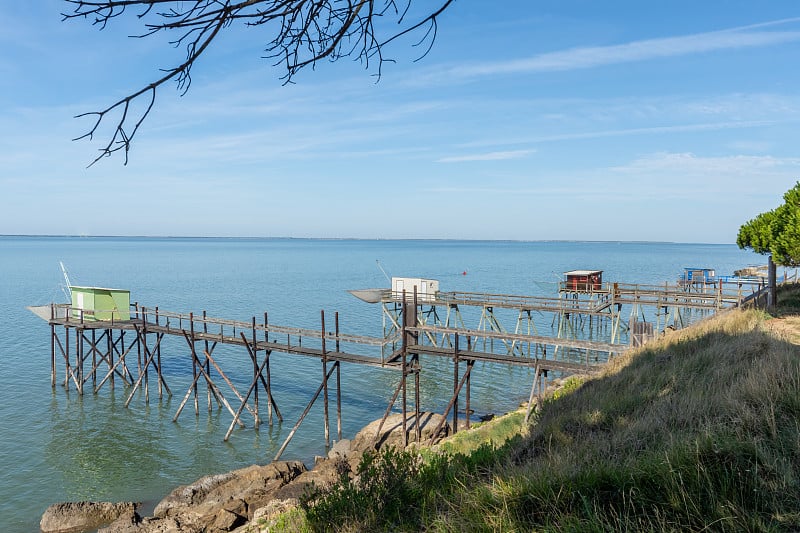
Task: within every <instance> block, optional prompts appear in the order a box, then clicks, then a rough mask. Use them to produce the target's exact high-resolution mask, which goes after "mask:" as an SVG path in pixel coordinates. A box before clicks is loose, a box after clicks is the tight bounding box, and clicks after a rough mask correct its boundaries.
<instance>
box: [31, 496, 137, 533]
mask: <svg viewBox="0 0 800 533" xmlns="http://www.w3.org/2000/svg"><path fill="white" fill-rule="evenodd" d="M137 507H138V504H136V503H133V502H122V503H111V502H62V503H56V504H53V505H51V506H50V507H48V508H47V510H45V512H44V514H43V515H42V520H41V521H40V522H39V528H40V529H41V531H42V533H75V532H82V531H92V530H95V529H97V528H98V527H100V526H104V525H106V524H110V523H112V522H114V521H115V520H118V519H122V520H127V521H128V522H134V521H136V508H137Z"/></svg>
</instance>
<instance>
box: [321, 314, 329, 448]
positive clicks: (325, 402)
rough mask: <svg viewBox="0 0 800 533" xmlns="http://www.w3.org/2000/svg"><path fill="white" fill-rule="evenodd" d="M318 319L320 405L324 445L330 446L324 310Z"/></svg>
mask: <svg viewBox="0 0 800 533" xmlns="http://www.w3.org/2000/svg"><path fill="white" fill-rule="evenodd" d="M319 313H320V321H321V324H322V387H323V389H322V390H323V393H322V406H323V411H324V414H323V420H324V422H323V423H324V425H325V447H326V448H328V447H330V444H331V436H330V422H329V417H328V377H327V376H328V355H327V353H326V347H325V311H324V310H320V312H319Z"/></svg>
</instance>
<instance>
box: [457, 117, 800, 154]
mask: <svg viewBox="0 0 800 533" xmlns="http://www.w3.org/2000/svg"><path fill="white" fill-rule="evenodd" d="M791 122H797V120H747V121H730V122H727V121H726V122H710V123H702V124H679V125H673V126H651V127H644V128H622V129H616V130H598V131H587V132H576V133H563V134H556V135H543V136H540V137H531V138H527V139H522V138H519V139H505V140H498V139H494V140H490V141H474V142H470V143H462V144H461V145H460V147H461V148H477V147H486V146H496V145H508V144H517V145H519V144H538V143H546V142H557V141H573V140H584V139H602V138H607V137H626V136H630V135H655V134H663V133H681V132H693V131H715V130H729V129H742V128H758V127H763V126H773V125H776V124H787V123H791ZM525 151H532V150H519V152H525ZM496 153H509V152H496ZM511 153H513V152H511Z"/></svg>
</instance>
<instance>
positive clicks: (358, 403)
mask: <svg viewBox="0 0 800 533" xmlns="http://www.w3.org/2000/svg"><path fill="white" fill-rule="evenodd" d="M376 260H380V265H381V266H383V268H384V269H385V270H386V271H387V272H388V273H389V275H394V276H408V277H424V278H433V279H438V280H439V282H440V288H441V290H445V291H451V290H453V291H474V292H484V291H485V292H492V293H511V294H529V295H544V296H555V295H556V294H555V283H556V282H557V281H558V280H559V279H560V278H561V273H562V272H563V271H566V270H572V269H584V268H587V269H599V270H603V271H604V280H605V281H620V282H630V283H663V282H665V281H674V280H675V279H676V277H677V276H678V275H679V273H680V272H681V271H682V269H683V267H686V266H693V267H711V268H716V269H717V272H718V273H719V274H730V273H732V271H733V270H734V269H736V268H740V267H742V266H745V265H748V264H757V263H760V262H762V260H763V258H762V257H760V256H756V255H754V254H751V253H746V252H742V251H740V250H738V249H737V248H736V246H735V245H702V244H665V243H617V242H603V243H597V242H483V241H481V242H478V241H353V240H304V239H183V238H180V239H179V238H164V239H153V238H142V239H140V238H77V237H76V238H69V237H0V280H1V281H0V313H2V315H0V318H1V319H0V387H2V388H1V389H0V391H2V392H1V394H2V402H1V403H0V479H1V480H2V482H0V531H11V532H17V531H19V532H25V531H36V530H38V521H39V518H40V517H41V513H42V512H43V511H44V509H45V508H46V507H47V506H48V505H49V504H51V503H54V502H57V501H62V500H83V499H90V500H138V501H153V500H157V499H160V498H161V497H163V496H164V495H165V494H166V493H167V492H169V491H170V490H171V489H172V488H174V487H175V486H177V485H179V484H185V483H189V482H191V481H194V480H195V479H197V478H198V477H201V476H203V475H206V474H209V473H214V472H221V471H227V470H231V469H233V468H238V467H242V466H246V465H248V464H252V463H255V462H261V463H263V462H268V461H269V460H270V459H271V458H272V457H273V456H274V454H275V452H276V451H277V449H278V447H279V446H280V445H281V444H282V442H283V440H284V439H285V437H286V435H287V434H288V432H289V431H290V430H291V427H292V426H293V425H294V423H295V421H296V420H297V418H298V416H299V415H300V413H301V412H302V410H303V408H304V407H305V405H306V403H307V402H308V401H309V400H310V398H311V395H312V394H313V392H314V390H315V389H316V387H317V386H318V384H319V380H320V376H319V374H320V368H319V363H318V362H317V361H314V360H310V359H302V358H288V357H275V358H274V359H273V361H274V362H273V367H272V375H273V387H274V394H275V397H276V401H277V402H278V405H279V407H280V409H281V411H282V412H283V415H284V419H285V420H284V423H283V424H282V425H275V426H273V427H272V428H269V427H268V426H266V425H264V426H262V428H261V429H260V430H259V431H255V430H253V429H252V428H251V427H248V428H246V429H237V430H235V431H234V433H233V436H232V438H231V439H230V441H229V442H227V443H225V442H223V440H222V439H223V436H224V434H225V431H226V430H227V427H228V424H229V423H230V415H229V414H228V413H227V411H224V410H223V411H220V410H216V409H215V410H214V411H213V412H212V413H210V414H209V413H207V412H206V410H205V409H203V408H201V411H200V415H199V416H195V413H194V410H193V409H187V410H185V411H184V413H183V414H182V415H181V417H180V418H179V420H178V422H177V423H173V422H172V417H173V416H174V414H175V411H176V409H177V407H178V405H179V403H180V401H181V399H182V397H183V394H184V393H185V391H186V388H187V387H188V383H189V381H190V380H191V369H190V366H188V365H178V364H177V363H176V361H186V357H187V350H186V344H185V343H182V345H181V344H180V343H178V342H177V340H175V339H172V340H168V341H165V345H164V347H163V353H164V357H165V363H164V364H165V366H167V365H170V364H173V365H175V366H174V371H171V374H170V376H172V377H170V379H169V381H168V383H169V385H170V387H171V388H172V390H173V396H172V397H171V398H169V399H165V400H163V401H162V402H160V403H159V402H158V401H157V400H155V399H153V396H151V403H150V405H149V406H147V405H145V404H144V401H143V399H141V398H134V400H133V401H132V403H131V404H130V407H129V408H125V407H124V405H123V404H124V402H125V399H126V394H125V393H124V390H123V389H122V388H121V387H119V386H118V388H117V390H116V391H115V392H112V391H111V390H109V389H108V387H106V388H104V389H103V390H102V391H101V392H100V393H99V394H98V395H96V396H95V395H92V394H90V393H87V394H86V395H85V396H84V397H80V396H78V395H77V394H76V393H75V391H74V388H73V389H72V390H71V391H70V392H69V393H67V392H65V391H64V389H63V388H62V387H61V386H60V385H59V386H57V387H56V389H55V390H53V389H52V388H51V386H50V363H49V355H50V339H49V328H48V327H47V325H46V324H45V323H44V322H43V321H41V320H39V319H38V318H36V317H35V316H34V315H33V314H31V313H29V312H28V311H27V310H26V309H25V306H26V305H36V304H46V303H50V302H52V301H57V302H61V301H65V297H64V295H63V293H62V289H61V285H62V277H61V272H60V270H59V267H58V262H59V261H63V262H64V263H65V264H66V265H67V267H68V269H69V271H70V275H71V276H72V278H73V279H72V282H73V284H76V285H93V286H104V287H117V288H126V289H130V291H131V299H132V300H134V301H138V302H139V303H141V304H142V305H145V306H148V307H155V306H159V307H160V308H161V309H164V310H170V311H180V312H186V313H188V312H190V311H193V312H195V313H200V312H202V310H207V311H208V314H209V315H210V316H214V317H220V318H231V319H241V320H250V317H252V316H257V317H261V316H263V313H264V312H265V311H267V312H269V320H270V322H271V323H273V324H281V325H287V326H297V327H310V328H318V327H319V317H320V310H325V311H326V312H330V313H333V311H338V312H339V314H340V324H341V330H342V331H343V332H347V333H358V334H365V335H373V336H380V335H381V334H382V319H381V312H380V307H379V306H376V305H369V304H365V303H363V302H361V301H359V300H356V299H355V298H354V297H352V296H351V295H349V294H348V293H347V292H346V290H347V289H356V288H369V287H388V286H389V284H388V282H387V280H386V278H385V277H384V275H383V273H382V272H381V271H380V269H379V268H378V265H377V264H376ZM464 272H466V273H467V274H466V275H463V273H464ZM241 352H242V350H241V349H238V350H237V349H233V350H228V351H225V348H218V349H217V351H216V352H215V355H218V356H219V357H220V358H228V359H229V360H230V363H229V364H232V365H234V366H235V365H237V364H239V363H237V362H236V361H237V358H240V359H241V358H242V357H243V354H242V353H241ZM241 364H242V365H244V366H242V368H246V362H244V361H243V362H242V363H241ZM182 366H185V367H186V369H188V372H187V370H181V368H182ZM428 367H429V368H431V369H432V373H431V374H429V375H428V376H427V378H426V382H425V384H424V387H425V394H424V397H423V408H428V409H438V410H440V411H441V410H443V407H444V404H445V403H446V401H447V397H446V391H447V390H448V389H449V388H450V387H451V386H452V382H451V381H448V379H450V380H451V379H452V374H448V372H452V370H451V369H449V368H450V367H447V366H445V367H444V368H443V369H444V370H445V371H444V373H443V374H441V375H442V376H446V377H445V379H444V381H443V383H441V384H437V383H436V381H437V379H436V375H435V374H436V373H435V370H436V364H435V363H432V364H430V365H428ZM62 368H63V367H61V366H60V367H59V376H60V377H61V376H63V373H62V372H63V369H62ZM498 372H502V374H500V377H501V378H502V379H498ZM478 374H479V375H476V376H475V378H474V380H473V393H472V394H473V404H475V405H474V406H475V408H476V410H477V411H478V413H481V412H501V411H503V410H506V409H508V408H511V407H513V406H515V405H516V404H517V403H518V402H519V400H520V398H521V397H523V396H525V395H526V388H527V387H530V376H529V375H527V374H526V372H525V371H519V370H518V371H513V372H512V371H508V370H507V369H501V370H497V369H494V371H493V374H492V379H488V378H487V376H486V374H487V372H484V373H483V374H480V373H478ZM396 379H397V378H396V376H394V375H393V374H392V373H391V372H388V371H380V370H378V371H376V370H366V369H361V368H353V366H349V367H347V366H346V367H344V368H343V385H342V387H343V418H344V436H345V437H346V438H348V437H352V436H353V435H354V434H355V432H356V431H357V430H358V429H360V428H361V427H362V426H363V425H364V424H365V423H367V422H369V421H371V420H374V419H376V418H379V417H380V416H381V415H382V413H383V410H384V409H385V407H386V404H387V402H388V399H389V398H390V397H391V394H392V392H393V390H394V387H395V385H396ZM223 387H224V384H223ZM223 390H224V391H225V390H227V389H225V388H223ZM509 391H517V392H511V393H510V392H509ZM151 393H152V391H151ZM228 396H229V397H232V394H229V395H228ZM237 405H238V404H237ZM263 409H264V407H263V406H262V410H263ZM321 411H322V407H321V404H319V405H318V406H315V408H314V409H313V410H312V413H311V415H310V418H309V419H307V420H306V422H305V423H304V424H303V426H301V428H300V430H299V432H298V434H297V435H296V437H295V439H294V441H293V443H292V444H291V446H290V447H289V448H288V450H287V451H286V453H284V456H283V458H284V459H301V460H304V461H306V462H308V461H309V460H311V459H312V458H313V456H314V455H315V454H322V453H323V452H324V442H323V432H322V423H321V420H322V412H321ZM245 422H248V421H247V420H246V419H245ZM333 423H334V426H335V420H334V422H333Z"/></svg>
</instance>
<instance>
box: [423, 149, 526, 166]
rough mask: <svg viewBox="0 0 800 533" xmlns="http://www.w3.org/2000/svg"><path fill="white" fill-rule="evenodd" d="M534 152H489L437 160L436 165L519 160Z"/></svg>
mask: <svg viewBox="0 0 800 533" xmlns="http://www.w3.org/2000/svg"><path fill="white" fill-rule="evenodd" d="M535 151H536V150H510V151H506V152H489V153H486V154H470V155H461V156H453V157H443V158H441V159H437V160H436V163H463V162H465V161H504V160H508V159H520V158H522V157H525V156H527V155H529V154H532V153H534V152H535Z"/></svg>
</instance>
